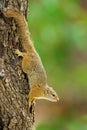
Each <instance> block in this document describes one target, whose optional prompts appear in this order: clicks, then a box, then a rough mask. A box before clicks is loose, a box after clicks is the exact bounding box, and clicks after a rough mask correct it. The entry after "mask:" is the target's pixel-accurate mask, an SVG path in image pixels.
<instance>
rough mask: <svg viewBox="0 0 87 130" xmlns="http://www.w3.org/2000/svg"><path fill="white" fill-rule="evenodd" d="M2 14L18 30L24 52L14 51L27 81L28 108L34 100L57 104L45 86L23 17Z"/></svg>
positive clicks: (43, 76) (16, 13) (53, 94)
mask: <svg viewBox="0 0 87 130" xmlns="http://www.w3.org/2000/svg"><path fill="white" fill-rule="evenodd" d="M3 14H4V15H5V16H6V17H9V18H10V17H12V18H14V20H15V21H16V23H17V25H18V28H19V37H20V39H21V44H22V46H23V48H24V50H25V52H21V51H19V50H18V49H16V51H15V53H16V54H17V55H18V56H21V57H23V59H22V69H23V72H24V73H26V74H27V76H28V79H29V85H30V92H29V107H30V106H32V105H33V104H34V103H35V101H36V99H46V100H49V101H52V102H57V101H58V100H59V98H58V96H57V93H56V92H55V91H54V89H53V88H52V87H49V86H48V84H47V75H46V72H45V69H44V67H43V64H42V61H41V58H40V56H39V54H38V53H37V51H36V50H35V47H34V44H33V42H32V40H31V38H30V32H29V30H28V25H27V22H26V19H25V17H24V16H23V15H22V14H21V13H19V12H18V11H14V10H12V9H5V10H4V11H3Z"/></svg>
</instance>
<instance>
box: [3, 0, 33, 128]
mask: <svg viewBox="0 0 87 130" xmlns="http://www.w3.org/2000/svg"><path fill="white" fill-rule="evenodd" d="M3 2H4V4H3V5H4V6H5V7H8V6H12V7H13V9H14V8H17V9H18V10H19V11H20V12H21V13H23V14H24V15H25V16H27V9H28V0H5V1H4V0H0V8H1V7H2V3H3ZM17 30H18V28H17V27H16V24H15V21H14V20H13V19H12V18H10V19H8V18H6V17H5V16H4V15H3V14H2V13H0V130H32V126H33V123H34V112H32V113H30V112H29V108H28V99H27V94H28V93H29V83H28V82H29V81H28V80H27V76H26V75H25V74H24V73H23V71H22V68H21V58H18V57H17V56H16V55H15V54H14V50H15V49H17V48H19V49H20V50H23V49H22V46H21V42H20V38H19V37H18V33H17V32H18V31H17Z"/></svg>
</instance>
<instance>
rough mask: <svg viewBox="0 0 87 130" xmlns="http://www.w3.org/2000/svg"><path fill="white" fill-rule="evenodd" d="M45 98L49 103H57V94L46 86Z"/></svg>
mask: <svg viewBox="0 0 87 130" xmlns="http://www.w3.org/2000/svg"><path fill="white" fill-rule="evenodd" d="M45 98H46V99H47V100H49V101H51V102H57V101H59V98H58V95H57V93H56V92H55V91H54V90H53V88H51V87H49V86H46V89H45Z"/></svg>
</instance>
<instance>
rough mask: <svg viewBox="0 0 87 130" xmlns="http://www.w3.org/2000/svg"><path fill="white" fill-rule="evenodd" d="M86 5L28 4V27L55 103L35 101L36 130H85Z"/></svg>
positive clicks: (55, 0)
mask: <svg viewBox="0 0 87 130" xmlns="http://www.w3.org/2000/svg"><path fill="white" fill-rule="evenodd" d="M86 6H87V2H86V1H85V0H30V4H29V16H28V24H29V28H30V32H31V36H32V39H33V41H34V44H35V47H36V49H37V51H38V53H39V54H40V56H41V59H42V62H43V64H44V66H45V69H46V71H47V75H48V82H49V84H51V85H52V86H54V89H55V90H56V91H57V92H58V95H59V98H60V101H59V103H56V104H54V103H50V102H46V101H41V102H40V101H38V103H37V106H36V107H37V108H36V113H37V115H38V117H37V119H36V120H37V121H36V124H38V125H37V130H44V129H45V130H58V129H59V130H80V129H81V130H82V129H83V130H87V7H86Z"/></svg>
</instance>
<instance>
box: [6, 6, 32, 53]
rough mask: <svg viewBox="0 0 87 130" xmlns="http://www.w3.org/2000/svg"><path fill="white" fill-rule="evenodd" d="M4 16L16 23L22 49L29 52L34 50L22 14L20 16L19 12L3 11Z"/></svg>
mask: <svg viewBox="0 0 87 130" xmlns="http://www.w3.org/2000/svg"><path fill="white" fill-rule="evenodd" d="M4 14H5V15H6V16H7V17H13V18H14V19H15V21H16V22H17V24H18V27H19V35H20V38H21V41H22V46H23V47H24V49H25V51H27V52H31V51H32V49H33V50H34V46H33V43H32V41H31V38H30V33H29V30H28V25H27V22H26V20H25V17H24V16H22V14H20V13H19V12H17V11H14V10H10V9H8V10H6V11H4Z"/></svg>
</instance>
